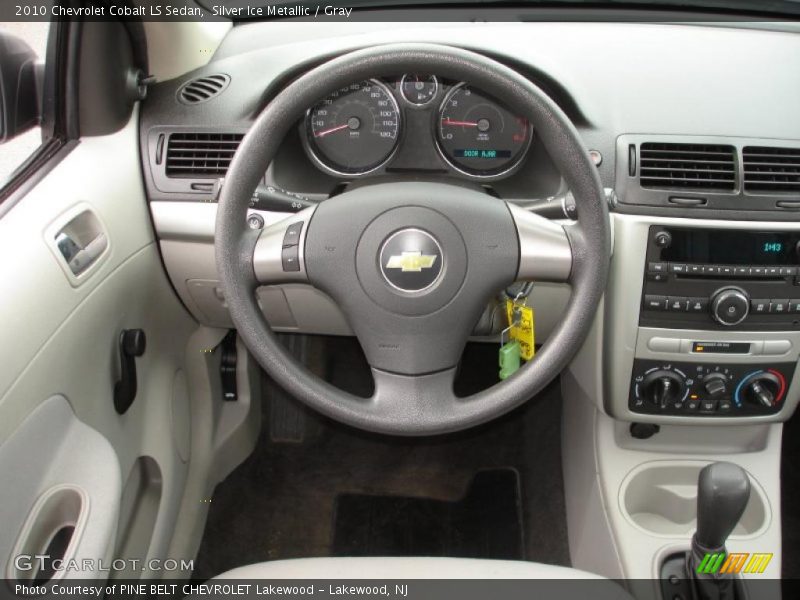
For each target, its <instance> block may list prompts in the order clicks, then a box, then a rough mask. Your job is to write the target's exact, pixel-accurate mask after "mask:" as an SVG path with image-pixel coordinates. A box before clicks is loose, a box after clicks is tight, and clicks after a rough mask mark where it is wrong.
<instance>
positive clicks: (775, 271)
mask: <svg viewBox="0 0 800 600" xmlns="http://www.w3.org/2000/svg"><path fill="white" fill-rule="evenodd" d="M780 274H781V268H780V267H767V275H769V276H770V277H778V276H780Z"/></svg>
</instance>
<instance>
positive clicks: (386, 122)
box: [306, 80, 400, 175]
mask: <svg viewBox="0 0 800 600" xmlns="http://www.w3.org/2000/svg"><path fill="white" fill-rule="evenodd" d="M306 133H307V138H308V147H309V149H310V151H311V155H312V157H313V158H314V159H315V160H316V161H317V162H318V163H319V164H320V165H322V166H323V167H324V168H326V169H327V170H329V171H332V172H333V173H336V174H340V175H363V174H365V173H369V172H370V171H374V170H375V169H377V168H379V167H381V166H382V165H383V164H385V163H386V162H387V161H388V160H389V159H390V158H391V157H392V154H393V153H394V151H395V148H396V147H397V141H398V138H399V134H400V110H399V109H398V107H397V101H396V100H395V99H394V96H392V93H391V92H390V91H389V89H388V88H387V87H386V86H385V85H383V84H382V83H380V82H379V81H375V80H369V81H362V82H360V83H354V84H352V85H349V86H347V87H344V88H341V89H339V90H336V91H335V92H333V93H332V94H331V95H330V96H328V97H327V98H325V100H323V101H322V102H320V103H319V104H318V105H317V106H315V107H314V108H312V109H310V110H309V111H308V114H307V116H306Z"/></svg>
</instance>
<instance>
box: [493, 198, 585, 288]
mask: <svg viewBox="0 0 800 600" xmlns="http://www.w3.org/2000/svg"><path fill="white" fill-rule="evenodd" d="M508 207H509V210H510V211H511V216H512V217H513V219H514V225H516V227H517V236H518V237H519V268H518V271H517V279H518V280H519V281H550V282H556V283H561V282H566V281H568V280H569V278H570V275H571V273H572V262H573V253H572V246H571V245H570V240H569V237H568V236H567V231H566V230H565V229H564V227H562V226H561V225H559V224H558V223H554V222H553V221H550V220H549V219H545V218H544V217H541V216H539V215H537V214H534V213H531V212H528V211H527V210H525V209H524V208H520V207H518V206H516V205H514V204H511V203H509V205H508Z"/></svg>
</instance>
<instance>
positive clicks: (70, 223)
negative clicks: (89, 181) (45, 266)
mask: <svg viewBox="0 0 800 600" xmlns="http://www.w3.org/2000/svg"><path fill="white" fill-rule="evenodd" d="M45 241H46V242H47V245H48V246H49V247H50V249H51V251H52V252H53V254H54V255H55V257H56V260H57V261H58V263H59V266H60V267H61V268H62V269H63V270H64V273H65V274H66V275H67V278H68V279H69V280H70V283H71V284H72V285H73V286H76V287H77V286H78V285H80V284H81V283H82V282H83V280H84V278H85V276H86V275H87V274H88V271H90V270H91V267H93V266H96V265H97V264H98V263H99V262H100V259H101V258H105V257H107V256H108V254H109V252H108V249H109V245H110V239H109V237H108V233H107V232H106V229H105V227H104V226H103V223H101V221H100V219H99V218H98V217H97V215H96V214H95V213H94V211H93V210H92V208H91V207H90V206H89V205H88V204H86V203H84V202H82V203H80V204H77V205H76V206H73V207H72V208H70V209H69V210H68V211H67V212H66V213H64V214H62V215H61V216H60V217H59V218H58V219H56V221H55V222H54V223H52V224H51V225H50V226H49V227H48V228H47V230H45Z"/></svg>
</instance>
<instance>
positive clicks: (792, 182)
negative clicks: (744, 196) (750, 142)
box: [742, 146, 800, 192]
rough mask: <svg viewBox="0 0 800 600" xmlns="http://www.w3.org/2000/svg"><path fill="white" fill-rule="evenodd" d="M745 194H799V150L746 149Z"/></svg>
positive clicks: (744, 162) (744, 161) (743, 159)
mask: <svg viewBox="0 0 800 600" xmlns="http://www.w3.org/2000/svg"><path fill="white" fill-rule="evenodd" d="M742 162H743V165H744V189H745V191H747V192H800V148H770V147H767V146H747V147H745V148H744V149H743V150H742Z"/></svg>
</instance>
